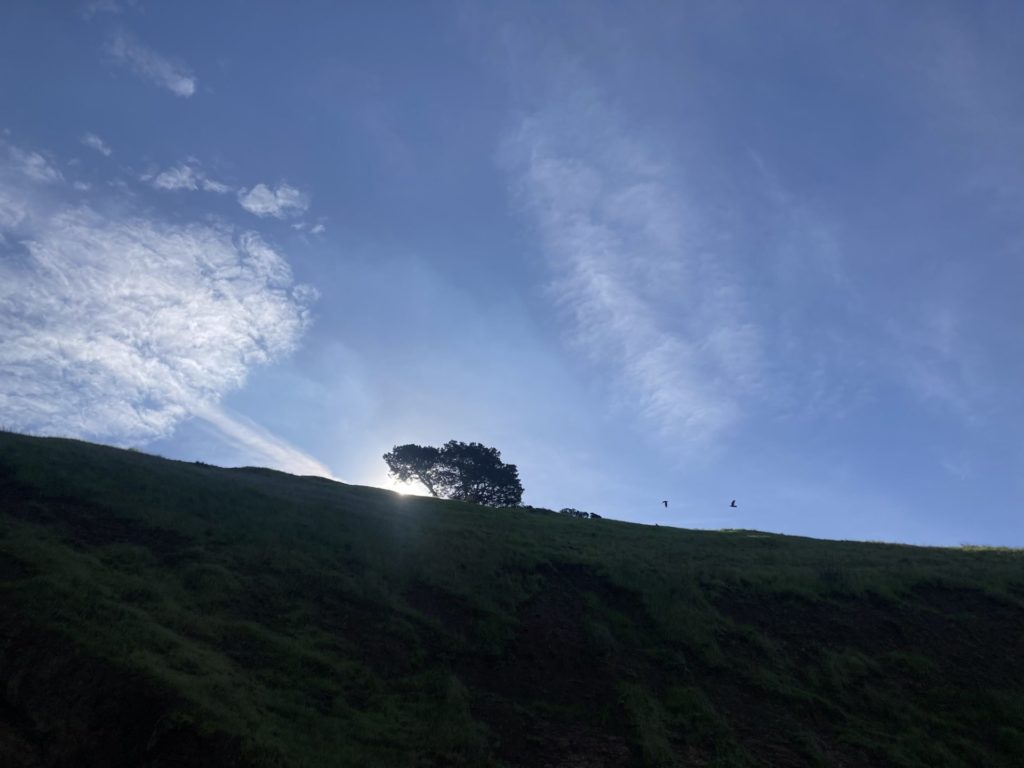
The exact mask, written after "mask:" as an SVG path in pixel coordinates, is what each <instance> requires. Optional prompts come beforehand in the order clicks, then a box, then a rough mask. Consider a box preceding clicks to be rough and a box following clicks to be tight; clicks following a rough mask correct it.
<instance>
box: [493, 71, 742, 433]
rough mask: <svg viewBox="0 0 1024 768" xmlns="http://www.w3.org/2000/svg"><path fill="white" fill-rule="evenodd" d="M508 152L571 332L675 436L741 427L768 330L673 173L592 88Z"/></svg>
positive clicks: (532, 119) (517, 136) (530, 127)
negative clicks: (749, 316) (757, 322)
mask: <svg viewBox="0 0 1024 768" xmlns="http://www.w3.org/2000/svg"><path fill="white" fill-rule="evenodd" d="M507 150H508V151H507V157H508V159H509V161H510V162H509V165H510V168H511V170H512V173H513V179H514V189H515V193H516V197H517V199H518V201H519V202H520V203H521V204H522V206H523V208H524V209H525V211H526V212H528V213H529V215H530V216H531V217H532V218H533V220H534V221H535V222H536V225H537V227H538V231H539V235H540V238H541V240H542V243H543V246H544V250H545V252H546V253H547V255H548V257H549V260H550V264H551V266H552V269H553V271H554V274H555V278H554V281H553V291H552V293H553V295H554V297H555V299H556V300H557V302H558V303H559V305H560V306H561V307H562V308H563V309H564V311H565V312H566V315H567V317H568V319H569V320H570V323H571V338H572V339H573V340H574V341H576V342H577V343H579V344H580V345H581V347H582V348H583V349H584V350H586V351H587V352H588V353H589V354H590V355H591V356H592V357H593V358H594V359H595V360H597V361H598V362H600V363H603V364H606V365H609V366H611V367H612V368H613V369H615V370H618V371H620V372H621V381H622V383H623V384H624V385H625V387H626V390H625V397H626V399H627V400H628V401H629V402H630V403H633V404H635V406H636V407H638V408H639V410H640V411H641V412H642V413H643V414H645V415H646V416H647V417H649V419H650V421H651V423H652V424H653V425H655V426H656V427H657V428H659V429H660V430H662V431H663V432H664V433H665V434H668V435H672V436H674V437H676V438H681V439H683V440H684V441H687V440H691V439H700V438H704V437H708V436H711V435H713V434H715V433H717V432H719V431H720V430H722V429H725V428H727V427H729V426H730V425H731V424H733V423H734V422H736V420H737V419H738V418H739V417H740V415H741V408H740V402H741V399H742V397H743V396H744V394H745V393H746V392H747V391H749V390H750V389H751V388H752V387H754V386H755V385H756V383H757V378H758V375H759V334H758V331H757V329H756V328H755V327H754V326H753V325H752V324H750V323H748V322H746V321H745V319H744V317H745V305H744V300H743V296H742V293H741V290H740V287H739V285H738V284H737V282H736V281H734V280H733V279H732V277H731V274H730V269H729V267H728V265H727V263H726V261H725V260H724V259H719V258H717V254H716V253H715V252H714V250H713V249H712V248H711V246H710V244H709V240H710V238H707V237H705V232H704V224H703V223H702V222H701V221H700V220H699V217H698V216H697V214H696V212H695V210H694V206H693V205H691V203H690V200H689V199H688V197H687V195H686V191H685V188H684V185H683V184H682V183H681V181H680V180H679V176H678V174H677V173H676V172H675V170H674V169H672V168H670V167H668V166H666V165H665V164H663V163H662V162H659V161H658V160H657V158H656V157H655V153H654V152H652V151H651V150H650V149H648V148H647V147H645V146H644V145H643V144H642V143H641V142H638V141H637V140H635V139H634V138H633V137H631V136H630V135H629V132H628V130H627V128H626V127H625V126H624V124H623V122H622V120H621V119H619V117H618V116H617V115H615V114H614V113H613V112H612V111H611V110H609V109H608V108H607V107H606V106H605V105H604V104H603V103H602V102H601V100H600V98H599V97H597V96H596V95H595V94H594V92H593V91H592V90H589V89H587V88H579V89H577V90H576V91H574V92H573V93H570V94H568V95H566V96H565V97H564V98H563V99H560V104H559V106H552V107H549V108H548V109H546V110H542V111H539V112H537V113H535V114H533V115H531V116H529V117H527V118H526V119H524V120H523V121H522V122H521V123H520V124H519V125H518V126H517V128H516V130H515V131H514V132H513V133H512V135H511V137H510V140H509V142H508V147H507Z"/></svg>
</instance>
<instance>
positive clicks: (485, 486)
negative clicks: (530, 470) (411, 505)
mask: <svg viewBox="0 0 1024 768" xmlns="http://www.w3.org/2000/svg"><path fill="white" fill-rule="evenodd" d="M384 461H385V462H387V465H388V469H389V470H390V473H391V476H392V477H394V478H395V479H397V480H398V481H400V482H403V483H407V482H409V481H410V480H415V481H417V482H419V483H421V484H422V485H423V487H424V488H426V489H427V491H429V492H430V495H431V496H436V497H438V498H442V499H456V500H458V501H471V502H473V503H475V504H486V505H488V506H492V507H514V506H516V505H517V504H519V502H520V501H521V500H522V498H523V486H522V484H521V483H520V482H519V470H518V469H517V468H516V465H515V464H506V463H504V462H503V461H502V460H501V453H500V452H499V451H498V450H497V449H496V448H489V447H487V446H486V445H482V444H481V443H461V442H459V441H457V440H449V441H448V442H447V443H445V444H444V445H443V446H442V447H440V448H434V447H432V446H424V445H413V444H409V445H396V446H395V447H394V448H393V449H392V450H391V451H390V452H389V453H385V454H384Z"/></svg>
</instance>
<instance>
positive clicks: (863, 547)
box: [0, 433, 1024, 768]
mask: <svg viewBox="0 0 1024 768" xmlns="http://www.w3.org/2000/svg"><path fill="white" fill-rule="evenodd" d="M0 602H2V605H3V610H2V611H0V692H2V699H0V763H2V764H3V765H9V766H12V767H18V766H26V767H28V766H65V765H67V766H70V765H76V766H78V765H81V766H90V765H95V766H101V765H102V766H112V765H144V766H154V767H156V766H172V765H218V766H222V765H236V766H292V765H295V766H366V765H372V766H447V765H464V766H495V767H497V766H529V767H532V766H552V767H565V768H570V767H575V766H609V767H611V766H691V765H692V766H804V765H819V766H851V767H853V766H865V767H866V766H947V765H948V766H978V765H986V766H1016V765H1020V764H1021V763H1022V762H1024V552H1021V551H1016V550H973V549H972V550H966V549H940V548H926V547H909V546H903V545H886V544H868V543H859V542H830V541H820V540H813V539H806V538H800V537H789V536H781V535H775V534H764V533H758V532H756V531H736V532H711V531H688V530H684V529H674V528H668V527H653V526H643V525H637V524H630V523H623V522H617V521H613V520H588V521H579V520H574V519H570V518H567V517H564V516H559V515H549V514H545V513H543V512H541V511H536V510H534V511H530V510H503V509H491V508H486V507H478V506H474V505H469V504H462V503H456V502H445V501H440V500H436V499H430V498H423V497H415V496H400V495H398V494H394V493H391V492H389V491H384V490H380V489H374V488H368V487H358V486H351V485H346V484H344V483H338V482H334V481H327V480H324V479H322V478H299V477H294V476H291V475H287V474H284V473H279V472H275V471H271V470H260V469H259V468H245V469H242V470H228V469H221V468H218V467H213V466H209V465H205V464H198V463H188V462H178V461H170V460H166V459H161V458H159V457H154V456H149V455H147V454H143V453H139V452H130V451H123V450H119V449H114V448H109V447H105V446H98V445H93V444H90V443H85V442H80V441H73V440H63V439H54V438H33V437H27V436H23V435H16V434H12V433H2V434H0Z"/></svg>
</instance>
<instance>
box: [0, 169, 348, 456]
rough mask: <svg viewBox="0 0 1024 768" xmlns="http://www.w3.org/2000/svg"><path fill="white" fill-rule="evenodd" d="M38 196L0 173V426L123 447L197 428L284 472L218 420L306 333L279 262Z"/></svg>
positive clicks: (227, 242) (231, 243)
mask: <svg viewBox="0 0 1024 768" xmlns="http://www.w3.org/2000/svg"><path fill="white" fill-rule="evenodd" d="M45 189H46V188H43V187H40V186H38V185H37V186H35V187H34V188H29V186H28V182H25V181H24V180H23V177H22V176H21V175H20V173H19V172H18V171H17V169H16V168H15V167H13V166H12V164H8V165H7V166H6V167H4V166H0V237H2V238H3V239H0V252H2V253H3V258H2V259H0V422H2V423H4V424H7V425H10V426H11V427H14V428H16V429H21V430H25V431H30V432H37V433H51V434H52V433H58V434H65V435H74V436H80V437H86V438H93V439H104V440H113V441H115V442H119V443H122V444H126V443H133V442H138V441H145V440H149V439H153V438H156V437H160V436H165V435H167V434H169V433H170V432H171V431H172V430H173V429H174V427H175V426H176V425H177V424H178V423H179V422H180V421H181V420H182V419H185V418H187V417H189V416H192V415H197V416H200V417H202V418H204V419H207V420H208V421H211V422H212V423H215V424H217V425H218V426H219V427H222V428H224V429H226V430H227V431H228V433H229V434H228V437H230V438H231V439H234V440H242V441H244V440H246V439H249V440H250V442H251V447H252V448H253V450H254V451H256V452H262V454H267V455H276V456H278V457H279V458H282V461H283V459H284V458H286V457H287V456H288V455H291V456H292V459H294V458H295V456H296V455H297V454H294V455H292V454H288V452H287V450H286V449H285V448H281V447H279V448H278V449H274V450H276V451H277V452H276V453H274V451H273V450H272V447H273V439H272V436H268V435H267V434H266V433H259V432H258V430H256V429H255V428H254V427H248V428H243V427H238V426H231V419H230V418H229V417H227V416H224V415H223V414H221V415H219V416H218V413H220V411H219V410H218V409H219V405H218V403H219V400H220V398H221V397H222V396H223V395H224V394H226V393H227V392H229V391H231V390H234V389H236V388H237V387H240V386H241V385H242V384H243V383H244V382H245V380H246V377H247V375H248V373H249V371H250V370H251V369H252V368H253V367H255V366H258V365H261V364H265V363H268V362H271V361H273V360H276V359H278V358H280V357H281V356H283V355H285V354H287V353H288V352H290V351H291V350H292V349H293V348H294V347H295V346H296V344H297V343H298V340H299V338H300V337H301V335H302V333H303V331H304V329H305V328H306V327H307V325H308V323H309V309H308V307H309V305H310V302H311V301H312V300H313V299H314V296H315V293H314V292H313V291H312V290H311V289H309V288H307V287H304V286H296V285H295V284H294V282H293V279H292V275H291V271H290V269H289V267H288V264H287V262H286V261H285V260H284V258H282V256H281V255H280V254H278V253H277V252H276V251H274V250H273V249H272V248H271V247H270V246H269V245H268V244H267V243H266V242H264V241H263V240H262V239H261V238H260V236H259V235H258V234H256V233H253V232H237V231H234V230H232V229H230V228H227V227H224V226H211V225H206V224H193V225H181V224H170V223H167V222H164V221H161V220H159V219H154V218H152V217H150V216H143V215H135V214H124V215H119V216H114V215H111V214H109V213H100V212H99V211H98V210H96V209H93V208H91V207H88V206H85V205H72V204H68V203H66V202H64V201H63V200H62V199H61V198H60V197H59V196H54V195H53V194H52V193H47V194H48V195H49V196H48V197H46V198H44V197H41V194H42V192H41V190H45ZM104 210H110V206H104ZM235 421H236V422H237V421H238V419H235ZM247 436H248V437H247ZM262 454H261V455H262ZM307 458H308V457H307ZM289 461H291V459H289ZM314 463H315V462H314ZM289 466H290V467H293V468H294V467H297V466H299V465H293V464H289ZM303 466H306V467H307V469H309V471H315V472H317V473H321V474H329V473H326V472H323V471H322V470H323V467H318V468H316V467H314V466H313V464H308V463H307V464H305V465H303ZM304 471H305V470H304Z"/></svg>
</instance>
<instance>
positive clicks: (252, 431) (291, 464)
mask: <svg viewBox="0 0 1024 768" xmlns="http://www.w3.org/2000/svg"><path fill="white" fill-rule="evenodd" d="M192 413H193V414H194V415H195V416H197V417H198V418H201V419H203V420H204V421H206V422H208V423H210V424H211V425H213V426H214V427H215V428H216V429H217V432H218V433H219V434H220V435H221V436H222V437H224V438H226V439H227V440H228V442H229V443H232V444H233V445H235V446H237V447H239V448H241V449H242V450H244V451H245V452H246V453H248V454H249V455H251V456H253V459H252V460H253V461H259V462H261V463H264V464H267V465H270V466H273V467H276V468H278V469H280V470H283V471H285V472H291V473H293V474H296V475H319V476H320V477H329V478H332V479H334V475H333V474H331V471H330V470H329V469H328V468H327V467H325V466H324V465H323V464H321V463H320V462H319V461H317V460H316V459H314V458H313V457H312V456H310V455H308V454H306V453H304V452H303V451H300V450H299V449H298V448H296V447H295V446H293V445H291V444H290V443H288V442H287V441H286V440H282V439H281V438H280V437H278V436H277V435H275V434H272V433H271V432H269V431H267V430H266V429H264V428H263V427H261V426H260V425H259V424H256V423H255V422H253V421H252V420H251V419H247V418H245V417H244V416H240V415H239V414H236V413H231V412H229V411H228V410H227V409H226V408H224V407H223V406H219V405H210V404H206V403H203V404H201V405H200V406H198V407H196V408H194V409H193V411H192Z"/></svg>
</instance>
